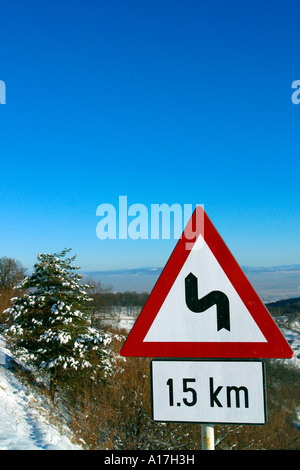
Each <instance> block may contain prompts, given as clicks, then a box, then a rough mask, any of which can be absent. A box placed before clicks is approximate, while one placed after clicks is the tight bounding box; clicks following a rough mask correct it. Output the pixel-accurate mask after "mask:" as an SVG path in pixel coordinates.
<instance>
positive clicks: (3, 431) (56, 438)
mask: <svg viewBox="0 0 300 470" xmlns="http://www.w3.org/2000/svg"><path fill="white" fill-rule="evenodd" d="M3 346H4V344H3V342H0V352H1V355H0V450H76V449H77V450H79V449H80V447H79V446H77V445H75V444H72V442H71V441H70V440H69V439H68V437H66V435H63V434H64V433H62V432H63V431H61V430H59V429H58V428H57V427H56V426H54V425H53V424H50V422H49V411H48V410H47V409H46V407H45V406H44V403H43V398H41V397H37V396H34V395H33V394H32V392H30V391H28V390H27V389H26V387H25V386H24V385H22V384H21V383H20V382H19V380H18V379H17V378H16V376H15V375H14V374H13V372H11V371H10V370H9V369H8V367H7V357H8V356H7V351H6V350H5V348H4V347H3ZM62 429H63V428H62ZM66 434H67V430H66Z"/></svg>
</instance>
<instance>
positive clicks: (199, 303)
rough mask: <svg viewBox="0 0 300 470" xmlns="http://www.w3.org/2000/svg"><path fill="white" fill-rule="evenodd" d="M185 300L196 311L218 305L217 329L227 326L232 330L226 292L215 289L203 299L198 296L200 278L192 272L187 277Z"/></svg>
mask: <svg viewBox="0 0 300 470" xmlns="http://www.w3.org/2000/svg"><path fill="white" fill-rule="evenodd" d="M185 302H186V305H187V307H188V308H189V309H190V310H191V311H192V312H195V313H202V312H205V311H206V310H207V309H208V308H210V307H212V306H213V305H216V307H217V330H218V331H219V330H221V329H222V328H225V329H226V330H228V331H230V313H229V300H228V297H227V295H226V294H224V292H221V291H219V290H213V291H211V292H210V293H209V294H207V295H205V296H204V297H202V298H201V299H199V298H198V279H197V277H196V276H194V274H192V273H190V274H189V275H188V276H187V277H186V278H185Z"/></svg>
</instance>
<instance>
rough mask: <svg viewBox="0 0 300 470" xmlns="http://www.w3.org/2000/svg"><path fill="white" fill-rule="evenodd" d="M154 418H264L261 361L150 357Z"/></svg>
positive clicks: (256, 421)
mask: <svg viewBox="0 0 300 470" xmlns="http://www.w3.org/2000/svg"><path fill="white" fill-rule="evenodd" d="M151 387H152V390H151V391H152V419H153V420H154V421H176V422H198V423H227V424H230V423H232V424H265V423H266V400H265V380H264V364H263V362H261V361H245V360H243V361H229V360H228V361H213V360H207V361H197V360H195V361H192V360H191V361H188V360H187V361H184V360H182V361H177V360H174V361H173V360H153V361H152V362H151Z"/></svg>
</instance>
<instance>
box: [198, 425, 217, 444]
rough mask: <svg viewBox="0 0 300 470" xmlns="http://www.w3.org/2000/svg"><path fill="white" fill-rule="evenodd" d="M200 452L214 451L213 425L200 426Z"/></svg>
mask: <svg viewBox="0 0 300 470" xmlns="http://www.w3.org/2000/svg"><path fill="white" fill-rule="evenodd" d="M201 438H202V450H215V438H214V425H213V424H201Z"/></svg>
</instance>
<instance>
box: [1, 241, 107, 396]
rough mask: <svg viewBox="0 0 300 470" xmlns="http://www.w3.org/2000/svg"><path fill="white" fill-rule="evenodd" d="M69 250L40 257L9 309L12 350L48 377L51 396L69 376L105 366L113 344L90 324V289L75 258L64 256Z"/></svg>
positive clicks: (20, 286) (22, 283)
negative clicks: (107, 349)
mask: <svg viewBox="0 0 300 470" xmlns="http://www.w3.org/2000/svg"><path fill="white" fill-rule="evenodd" d="M69 251H70V249H65V250H63V251H62V252H60V253H54V254H40V255H39V256H38V258H37V263H36V264H35V265H34V271H33V273H32V275H31V276H29V277H26V278H25V279H24V281H22V282H21V284H20V285H19V286H18V289H21V290H22V291H26V293H25V294H24V296H23V297H16V298H13V299H12V307H11V308H10V309H8V310H7V313H9V315H10V317H11V326H10V327H8V329H7V331H6V333H7V335H8V336H9V338H10V340H11V347H12V349H13V351H14V352H15V354H16V355H17V356H19V357H20V356H21V355H22V357H23V359H24V358H25V360H26V362H27V363H29V364H31V365H33V366H34V367H35V368H37V369H44V370H46V371H48V372H49V373H50V389H51V390H52V392H54V390H55V386H56V385H55V384H56V383H57V380H60V379H62V378H63V377H65V376H66V374H65V372H68V373H69V371H70V370H77V371H78V370H81V371H82V370H87V369H89V370H90V371H94V370H95V369H96V368H99V367H101V366H102V361H101V359H102V358H103V355H104V354H105V351H104V350H103V345H105V344H106V342H108V341H109V337H108V335H103V334H100V332H99V331H97V330H95V329H93V328H91V327H90V325H89V317H88V308H89V302H90V301H91V300H92V299H91V298H90V297H89V296H88V295H87V289H88V288H89V286H88V285H86V284H84V285H83V284H81V283H80V281H81V278H82V276H80V275H79V274H78V273H77V272H76V271H77V270H78V269H79V268H78V267H77V266H75V265H73V264H72V263H73V261H74V259H75V256H73V257H70V258H67V257H66V256H67V254H68V252H69Z"/></svg>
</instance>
